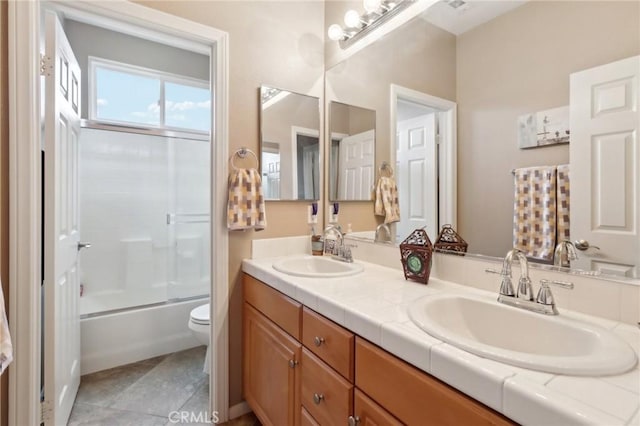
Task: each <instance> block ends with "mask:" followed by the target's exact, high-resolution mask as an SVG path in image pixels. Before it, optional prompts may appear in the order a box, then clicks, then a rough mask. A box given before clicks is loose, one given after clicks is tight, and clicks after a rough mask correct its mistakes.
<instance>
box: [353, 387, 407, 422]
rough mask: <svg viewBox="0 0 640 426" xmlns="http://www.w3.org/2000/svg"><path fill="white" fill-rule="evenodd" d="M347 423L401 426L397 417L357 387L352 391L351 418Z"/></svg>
mask: <svg viewBox="0 0 640 426" xmlns="http://www.w3.org/2000/svg"><path fill="white" fill-rule="evenodd" d="M349 424H357V425H358V426H383V425H384V426H402V423H400V422H399V421H398V419H396V418H395V417H393V416H392V415H391V414H389V412H388V411H387V410H385V409H384V408H382V407H381V406H380V405H378V404H377V403H376V402H375V401H374V400H373V399H371V398H369V397H368V396H367V395H365V394H364V393H363V392H362V391H360V389H357V388H356V390H355V392H354V406H353V419H350V422H349Z"/></svg>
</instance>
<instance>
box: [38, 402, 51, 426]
mask: <svg viewBox="0 0 640 426" xmlns="http://www.w3.org/2000/svg"><path fill="white" fill-rule="evenodd" d="M52 413H53V410H52V409H51V401H48V400H46V399H45V400H43V401H40V424H42V423H44V424H48V423H50V422H51V415H52Z"/></svg>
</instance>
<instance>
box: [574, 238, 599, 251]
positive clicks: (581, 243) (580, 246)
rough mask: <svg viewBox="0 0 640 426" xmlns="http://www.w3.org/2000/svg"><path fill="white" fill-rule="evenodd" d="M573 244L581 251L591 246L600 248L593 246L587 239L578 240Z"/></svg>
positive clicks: (596, 247)
mask: <svg viewBox="0 0 640 426" xmlns="http://www.w3.org/2000/svg"><path fill="white" fill-rule="evenodd" d="M573 245H574V246H575V247H576V248H577V249H578V250H580V251H585V250H587V249H590V248H593V249H597V250H600V247H598V246H592V245H591V244H589V241H587V240H576V241H575V242H574V243H573Z"/></svg>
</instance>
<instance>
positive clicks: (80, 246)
mask: <svg viewBox="0 0 640 426" xmlns="http://www.w3.org/2000/svg"><path fill="white" fill-rule="evenodd" d="M90 247H91V243H82V242H80V243H78V251H80V250H82V249H83V248H90Z"/></svg>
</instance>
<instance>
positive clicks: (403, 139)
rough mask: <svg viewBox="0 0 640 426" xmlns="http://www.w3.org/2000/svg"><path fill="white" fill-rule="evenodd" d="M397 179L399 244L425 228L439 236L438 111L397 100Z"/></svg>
mask: <svg viewBox="0 0 640 426" xmlns="http://www.w3.org/2000/svg"><path fill="white" fill-rule="evenodd" d="M396 132H397V133H396V167H395V169H396V179H397V185H398V201H399V202H400V222H398V224H397V225H396V241H402V240H404V239H405V238H406V237H407V236H408V235H409V234H410V233H411V232H412V231H413V230H414V229H417V228H422V227H425V230H426V231H427V234H428V235H429V236H430V237H431V238H432V239H434V240H435V237H436V236H437V235H438V146H437V137H438V136H437V133H438V111H437V110H435V109H433V108H430V107H427V106H424V105H420V104H418V103H414V102H409V101H406V100H398V106H397V125H396Z"/></svg>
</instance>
